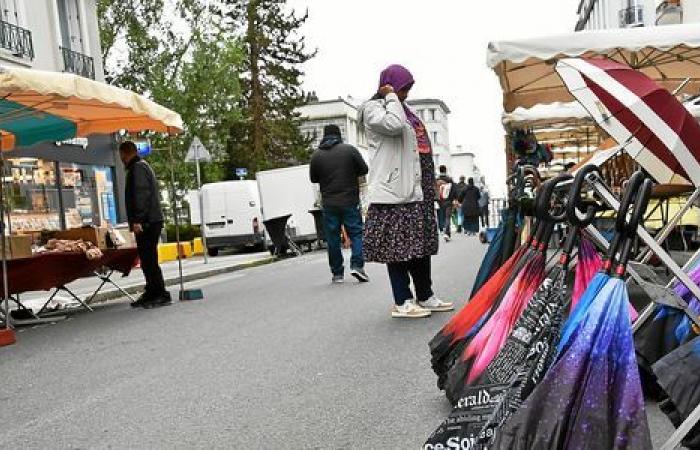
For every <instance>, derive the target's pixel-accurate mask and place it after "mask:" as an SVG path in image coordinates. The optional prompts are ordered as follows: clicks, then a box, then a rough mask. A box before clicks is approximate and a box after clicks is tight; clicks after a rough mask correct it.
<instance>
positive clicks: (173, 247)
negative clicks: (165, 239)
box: [158, 243, 177, 263]
mask: <svg viewBox="0 0 700 450" xmlns="http://www.w3.org/2000/svg"><path fill="white" fill-rule="evenodd" d="M176 259H177V244H173V243H168V244H159V245H158V262H159V263H164V262H168V261H175V260H176Z"/></svg>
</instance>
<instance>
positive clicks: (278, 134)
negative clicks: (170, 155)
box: [217, 0, 316, 174]
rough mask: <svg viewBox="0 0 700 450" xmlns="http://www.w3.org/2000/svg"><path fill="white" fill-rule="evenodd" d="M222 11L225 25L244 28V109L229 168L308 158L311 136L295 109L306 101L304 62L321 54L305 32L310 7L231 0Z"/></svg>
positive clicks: (262, 0)
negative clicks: (309, 45) (297, 8)
mask: <svg viewBox="0 0 700 450" xmlns="http://www.w3.org/2000/svg"><path fill="white" fill-rule="evenodd" d="M217 15H218V16H219V17H220V19H221V23H222V26H226V27H228V28H229V29H239V30H243V31H244V34H243V38H242V44H243V49H244V53H245V59H244V61H243V71H242V72H241V73H242V90H243V99H242V100H243V101H242V102H241V109H242V112H243V114H242V116H241V120H239V121H237V122H236V123H234V124H233V125H232V126H231V129H230V136H231V139H229V141H228V147H227V149H226V150H227V152H228V155H229V159H228V163H229V167H228V173H229V174H232V173H233V169H234V168H235V167H247V168H248V169H249V171H250V172H257V171H258V170H263V169H267V168H274V167H282V166H289V165H294V164H299V163H304V162H307V161H308V159H309V157H310V154H309V151H308V148H309V140H307V139H306V138H305V137H304V136H303V135H302V134H301V133H300V132H299V116H298V114H297V113H296V112H295V109H296V108H297V107H299V106H301V105H303V104H304V103H305V101H306V95H305V94H304V92H303V90H302V89H301V78H302V76H303V72H302V71H301V65H302V64H303V63H305V62H306V61H308V60H309V59H311V58H313V57H314V56H315V54H316V52H315V51H308V50H307V48H306V43H305V41H304V37H303V36H302V35H301V34H300V28H301V27H302V26H303V25H304V23H305V22H306V20H307V18H308V12H307V13H305V14H303V15H301V16H297V15H296V14H295V12H294V11H289V9H288V8H287V5H286V1H285V0H248V1H241V0H226V1H225V2H224V6H223V7H222V8H220V9H219V11H218V12H217Z"/></svg>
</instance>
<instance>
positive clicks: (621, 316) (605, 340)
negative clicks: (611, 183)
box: [495, 172, 651, 450]
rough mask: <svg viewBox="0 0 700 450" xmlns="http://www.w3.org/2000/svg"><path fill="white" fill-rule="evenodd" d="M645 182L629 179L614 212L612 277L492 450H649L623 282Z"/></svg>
mask: <svg viewBox="0 0 700 450" xmlns="http://www.w3.org/2000/svg"><path fill="white" fill-rule="evenodd" d="M643 178H644V175H643V174H642V173H641V172H637V173H636V174H635V175H633V177H632V178H631V179H630V183H629V186H628V189H627V192H626V194H625V197H624V198H623V201H622V204H621V207H620V210H619V212H618V219H617V223H616V231H617V236H616V239H614V241H615V240H617V241H618V243H619V244H615V245H614V246H612V247H611V253H610V254H609V256H611V258H610V261H612V260H613V257H614V256H613V255H615V251H616V249H617V247H618V245H619V246H620V247H621V248H622V251H621V252H620V257H619V260H618V262H617V266H616V268H615V276H614V277H611V278H610V280H608V281H607V282H606V283H605V284H604V285H603V286H602V288H600V290H599V291H598V293H597V295H596V296H595V298H593V300H592V301H591V303H590V306H589V307H588V309H587V310H586V312H585V314H584V315H583V317H582V318H581V321H580V324H579V325H578V327H576V328H575V330H574V331H573V334H572V336H571V338H570V340H569V342H568V343H567V345H566V346H565V347H564V350H563V352H562V353H561V354H560V355H559V357H558V359H557V361H556V362H555V363H554V364H553V365H552V367H551V368H550V369H549V371H548V372H547V374H546V375H545V377H544V379H543V380H542V382H541V383H540V384H539V385H537V387H535V389H534V390H533V392H532V393H531V394H530V396H529V397H528V398H527V400H525V402H524V403H523V404H522V406H521V407H520V409H519V410H518V411H516V412H515V413H514V414H513V415H512V416H511V418H510V419H509V420H508V421H507V422H506V423H505V424H504V425H503V427H501V429H500V432H499V433H498V434H497V436H496V445H495V448H508V449H560V448H561V449H569V448H571V449H635V450H636V449H650V448H651V437H650V433H649V427H648V424H647V419H646V413H645V409H644V398H643V396H642V391H641V384H640V379H639V372H638V370H637V365H636V361H635V357H634V347H633V341H632V332H631V321H630V315H629V306H628V302H629V297H628V294H627V286H626V284H625V281H624V280H623V279H622V277H623V276H624V273H625V267H626V263H627V260H628V258H629V255H630V252H631V248H632V243H633V237H634V236H635V232H636V228H637V226H638V224H639V223H640V219H641V218H642V217H643V214H644V211H645V209H646V204H647V203H648V197H649V193H650V192H651V182H650V180H643ZM640 184H643V186H642V188H641V189H640V188H639V187H640ZM638 190H639V193H637V191H638ZM633 200H634V201H636V204H635V205H634V212H633V214H632V218H631V219H630V221H629V222H627V220H626V216H627V210H628V209H629V207H630V205H631V204H632V201H633ZM620 236H621V237H620ZM618 238H619V239H618ZM584 297H585V294H584ZM578 307H579V308H580V305H579V306H578Z"/></svg>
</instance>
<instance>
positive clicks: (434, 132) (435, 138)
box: [433, 131, 439, 145]
mask: <svg viewBox="0 0 700 450" xmlns="http://www.w3.org/2000/svg"><path fill="white" fill-rule="evenodd" d="M433 144H434V145H438V144H439V142H438V133H437V131H433Z"/></svg>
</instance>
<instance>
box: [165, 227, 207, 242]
mask: <svg viewBox="0 0 700 450" xmlns="http://www.w3.org/2000/svg"><path fill="white" fill-rule="evenodd" d="M165 233H166V236H167V239H168V242H177V239H175V225H174V224H167V225H166V226H165ZM198 237H202V233H201V232H200V231H199V226H197V225H189V224H180V242H183V241H191V240H193V239H194V238H198Z"/></svg>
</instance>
